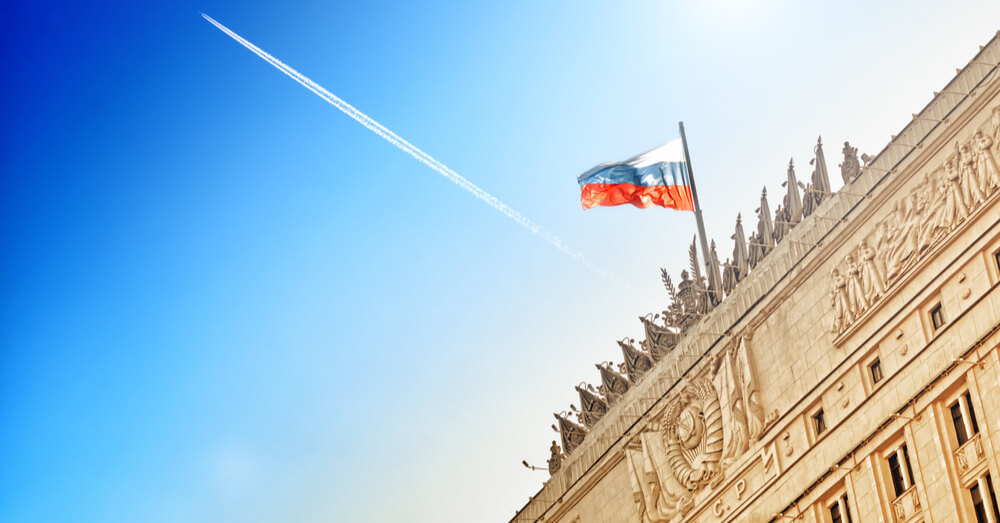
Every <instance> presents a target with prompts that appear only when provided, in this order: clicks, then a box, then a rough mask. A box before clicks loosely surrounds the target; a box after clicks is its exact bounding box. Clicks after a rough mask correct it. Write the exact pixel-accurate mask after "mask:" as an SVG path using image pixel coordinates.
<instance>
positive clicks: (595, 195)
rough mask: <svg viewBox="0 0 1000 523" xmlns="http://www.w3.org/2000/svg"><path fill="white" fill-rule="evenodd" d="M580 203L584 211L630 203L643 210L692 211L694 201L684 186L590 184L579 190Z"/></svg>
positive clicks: (687, 188) (688, 188)
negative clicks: (662, 208) (654, 208)
mask: <svg viewBox="0 0 1000 523" xmlns="http://www.w3.org/2000/svg"><path fill="white" fill-rule="evenodd" d="M580 201H581V202H582V203H583V208H584V209H590V208H591V207H597V206H601V205H625V204H626V203H631V204H632V205H635V206H636V207H641V208H643V209H645V208H646V207H652V206H654V205H658V206H660V207H667V208H670V209H677V210H678V211H693V210H694V199H692V198H691V188H690V187H688V186H686V185H655V186H653V187H643V186H641V185H633V184H631V183H619V184H613V185H612V184H600V183H592V184H587V185H584V186H583V187H581V188H580Z"/></svg>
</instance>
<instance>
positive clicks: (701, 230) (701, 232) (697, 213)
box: [678, 122, 718, 300]
mask: <svg viewBox="0 0 1000 523" xmlns="http://www.w3.org/2000/svg"><path fill="white" fill-rule="evenodd" d="M678 125H679V126H680V129H681V142H682V143H683V144H684V162H685V164H686V165H687V173H688V179H689V181H690V182H691V199H693V200H694V219H695V220H696V221H697V222H698V237H699V238H700V239H701V252H702V253H704V255H705V266H706V270H707V271H708V275H707V276H708V279H709V287H710V288H712V287H713V285H712V284H713V283H714V284H716V285H718V282H713V281H711V280H713V279H715V271H714V270H713V269H714V267H712V255H711V253H710V252H708V240H707V238H708V235H706V234H705V221H704V220H703V219H702V217H701V205H700V204H699V203H698V189H696V188H695V185H694V169H692V168H691V153H689V152H688V141H687V135H685V134H684V122H678ZM712 290H713V291H717V288H712ZM712 298H713V300H714V299H716V297H715V296H713V297H712Z"/></svg>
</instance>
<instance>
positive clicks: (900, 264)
mask: <svg viewBox="0 0 1000 523" xmlns="http://www.w3.org/2000/svg"><path fill="white" fill-rule="evenodd" d="M920 210H921V209H920V207H919V199H918V198H917V195H916V193H912V194H910V198H909V199H904V200H903V203H902V204H899V203H897V204H896V207H895V213H894V217H893V219H894V220H895V224H894V226H895V227H897V229H896V230H895V231H894V234H893V240H892V247H891V248H890V250H889V256H888V260H887V263H886V279H887V280H892V279H893V278H895V277H896V275H898V274H899V273H901V272H903V271H904V270H905V269H906V268H907V266H908V265H907V264H906V262H907V261H910V260H911V258H913V257H914V254H916V249H917V243H918V241H919V232H920V221H921V219H922V216H921V215H920Z"/></svg>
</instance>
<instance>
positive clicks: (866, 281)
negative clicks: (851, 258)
mask: <svg viewBox="0 0 1000 523" xmlns="http://www.w3.org/2000/svg"><path fill="white" fill-rule="evenodd" d="M858 255H859V256H860V257H861V287H862V288H863V289H864V291H865V297H866V298H867V299H868V302H869V303H872V302H874V301H875V300H877V299H878V298H879V297H881V296H882V295H883V294H885V278H884V277H883V276H882V269H881V268H880V267H879V266H878V260H876V259H875V249H872V248H871V247H869V246H868V241H867V240H861V244H860V245H858Z"/></svg>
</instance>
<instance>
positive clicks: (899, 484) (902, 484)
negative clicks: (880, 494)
mask: <svg viewBox="0 0 1000 523" xmlns="http://www.w3.org/2000/svg"><path fill="white" fill-rule="evenodd" d="M888 462H889V476H891V477H892V490H893V492H895V494H896V497H897V498H898V497H899V496H901V495H902V494H903V493H904V492H906V490H907V489H909V488H910V487H911V486H913V470H912V469H911V468H910V455H909V454H908V453H907V452H906V445H905V444H903V445H900V446H899V448H898V449H896V452H894V453H892V454H890V455H889V459H888Z"/></svg>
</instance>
